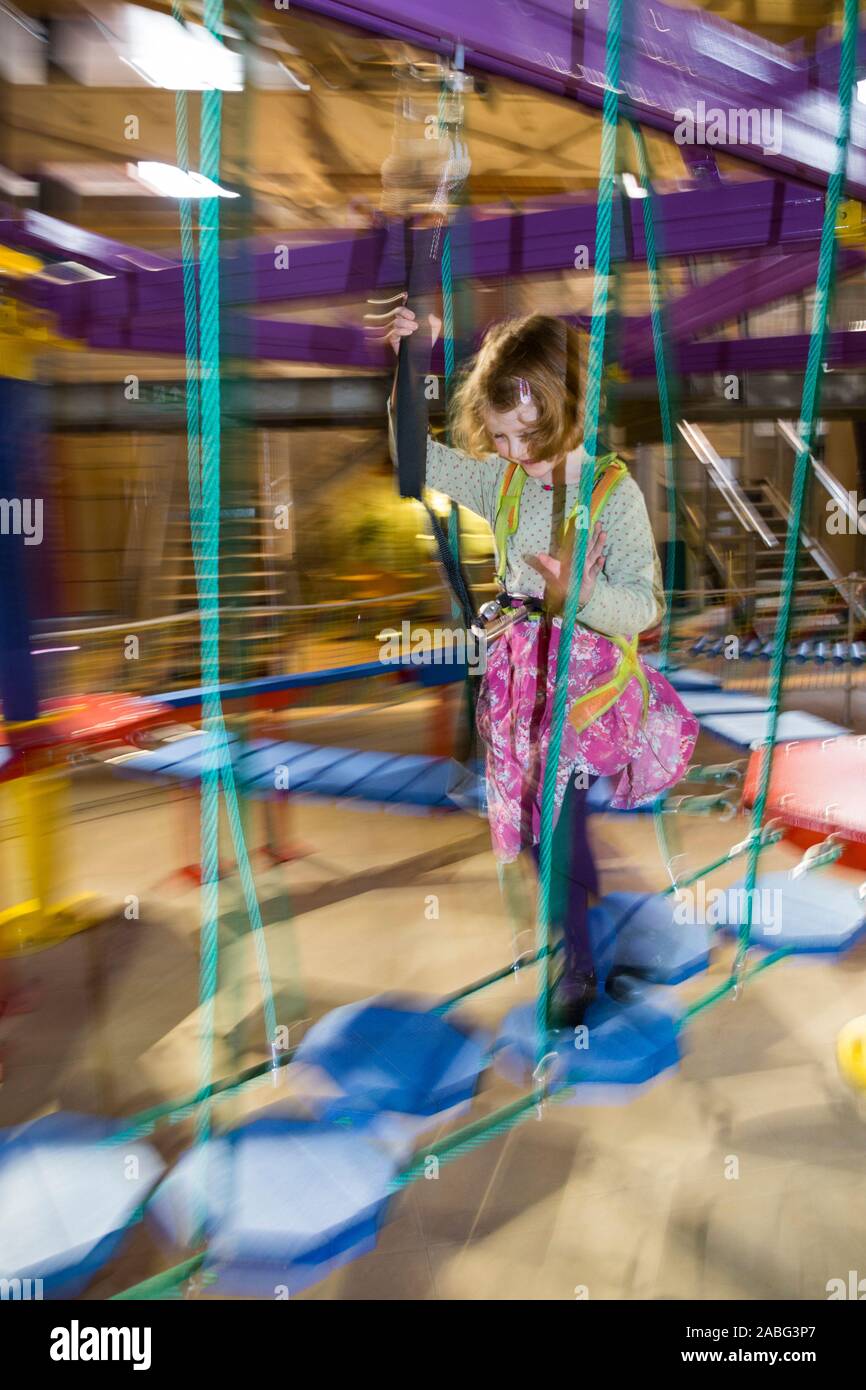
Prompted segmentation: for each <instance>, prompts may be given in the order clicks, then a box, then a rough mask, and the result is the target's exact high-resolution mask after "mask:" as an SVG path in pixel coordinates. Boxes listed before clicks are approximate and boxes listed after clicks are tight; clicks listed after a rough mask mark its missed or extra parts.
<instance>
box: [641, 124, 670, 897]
mask: <svg viewBox="0 0 866 1390" xmlns="http://www.w3.org/2000/svg"><path fill="white" fill-rule="evenodd" d="M629 125H630V126H631V133H632V139H633V141H634V146H635V151H636V153H637V162H638V173H639V175H640V185H641V188H642V189H643V191H644V193H645V194H646V197H645V198H644V199H643V200H642V201H643V225H644V239H645V241H646V259H647V279H648V285H649V300H650V324H651V327H652V340H653V356H654V360H655V369H656V383H657V387H658V395H659V413H660V416H661V427H662V445H663V448H664V455H665V491H666V500H667V517H668V551H667V556H666V558H665V612H664V618H663V620H662V633H661V642H660V652H661V662H660V666H659V669H660V670H661V671H668V670H669V669H670V661H669V655H670V645H671V623H672V616H673V598H674V583H675V579H676V554H675V543H676V526H677V486H676V467H675V455H674V429H673V412H672V410H671V398H670V391H669V389H668V382H669V376H670V363H669V360H668V353H667V349H666V346H665V335H664V320H663V316H662V293H661V274H660V271H659V259H658V251H657V248H656V235H655V215H654V210H653V199H654V196H655V194H654V190H653V187H652V183H651V181H650V173H649V161H648V159H647V151H646V142H645V140H644V136H643V131H642V130H641V128H640V126H639V125H638V123H637V122H636V121H630V122H629ZM664 816H665V810H664V804H663V801H662V804H661V805H656V806H654V807H653V825H654V827H655V833H656V840H657V842H658V846H659V849H660V850H661V855H662V859H663V861H664V864H665V867H666V868H667V871H668V873H669V874H670V875H671V879H672V885H673V886H676V878H675V877H674V874H673V870H672V869H671V863H672V855H671V847H670V843H669V840H668V834H667V829H666V826H665V821H664Z"/></svg>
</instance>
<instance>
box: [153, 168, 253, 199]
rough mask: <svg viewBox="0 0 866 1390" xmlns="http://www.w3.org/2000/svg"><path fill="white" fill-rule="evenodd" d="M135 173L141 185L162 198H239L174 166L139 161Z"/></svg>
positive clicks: (209, 180)
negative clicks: (145, 185)
mask: <svg viewBox="0 0 866 1390" xmlns="http://www.w3.org/2000/svg"><path fill="white" fill-rule="evenodd" d="M135 172H136V174H137V176H138V177H139V178H140V179H141V182H142V183H145V184H147V186H148V188H152V189H153V190H154V192H156V193H159V194H160V195H161V196H162V197H163V198H239V197H240V196H241V195H240V194H239V193H231V192H229V190H228V189H227V188H221V187H220V185H219V184H218V183H214V182H213V181H212V180H211V179H206V178H205V177H204V175H203V174H196V173H195V172H194V171H193V170H192V169H190V170H189V171H187V170H185V169H178V168H177V166H176V165H174V164H159V163H157V162H156V161H155V160H150V159H145V160H140V161H139V163H138V164H136V165H135Z"/></svg>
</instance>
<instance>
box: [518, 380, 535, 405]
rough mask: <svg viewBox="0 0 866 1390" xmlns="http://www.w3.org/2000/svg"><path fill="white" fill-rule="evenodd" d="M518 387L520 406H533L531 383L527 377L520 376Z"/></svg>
mask: <svg viewBox="0 0 866 1390" xmlns="http://www.w3.org/2000/svg"><path fill="white" fill-rule="evenodd" d="M517 385H518V387H519V389H520V404H521V405H531V404H532V392H531V391H530V389H529V382H528V381H527V380H526V378H525V377H523V376H519V377H518V378H517Z"/></svg>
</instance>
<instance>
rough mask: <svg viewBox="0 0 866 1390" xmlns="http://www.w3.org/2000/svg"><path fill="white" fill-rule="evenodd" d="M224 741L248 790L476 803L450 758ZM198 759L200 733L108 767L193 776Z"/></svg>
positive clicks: (393, 801)
mask: <svg viewBox="0 0 866 1390" xmlns="http://www.w3.org/2000/svg"><path fill="white" fill-rule="evenodd" d="M230 747H231V755H232V763H233V765H234V769H235V775H236V777H237V779H238V782H239V783H240V785H241V786H242V787H243V789H244V791H245V792H246V793H247V795H250V796H263V797H267V796H276V795H293V794H299V795H306V796H321V797H327V798H328V799H329V800H331V799H334V800H340V799H342V798H344V797H345V798H349V799H353V800H358V801H370V802H376V803H378V804H380V805H385V806H387V805H402V806H416V807H421V808H422V809H424V810H429V809H433V808H441V809H443V810H452V811H453V810H455V809H458V808H460V809H470V810H476V809H478V808H479V807H480V806H481V804H482V802H481V798H482V796H483V783H481V784H480V785H479V784H478V782H477V780H476V779H473V778H471V777H467V776H466V775H465V773H464V770H463V769H462V768H461V766H460V764H459V763H457V762H455V761H454V760H453V758H431V757H426V756H425V755H423V754H410V755H405V754H397V753H382V752H370V751H368V750H360V749H357V748H322V747H319V746H318V745H317V744H313V743H286V742H276V741H273V740H268V739H252V740H250V741H249V742H241V741H237V740H231V741H230ZM204 761H205V749H204V737H203V735H202V734H200V733H199V734H190V735H189V736H188V737H186V738H182V739H176V740H174V741H172V742H171V743H165V744H162V745H161V746H160V747H159V748H154V749H150V750H148V751H147V752H141V753H134V754H132V755H131V756H130V755H125V756H124V757H123V758H122V759H119V760H117V761H116V763H115V766H116V768H117V771H118V772H120V773H123V774H126V775H127V776H137V777H168V778H173V779H176V780H179V781H184V782H195V781H198V780H199V778H200V777H201V775H202V769H203V767H204ZM278 771H279V777H278V775H277V774H278Z"/></svg>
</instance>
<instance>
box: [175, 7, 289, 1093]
mask: <svg viewBox="0 0 866 1390" xmlns="http://www.w3.org/2000/svg"><path fill="white" fill-rule="evenodd" d="M173 15H174V18H175V19H177V20H178V21H181V20H182V17H183V16H182V10H181V7H180V6H179V5H178V4H177V3H175V4H174V6H173ZM220 22H221V10H220V13H219V14H218V15H217V16H216V17H215V19H214V28H213V30H212V32H214V34H215V37H218V36H219V35H218V31H217V26H218V25H219V23H220ZM175 108H176V129H177V150H178V164H179V165H180V167H181V168H182V169H187V170H188V169H189V165H190V160H189V129H188V104H187V93H186V92H178V93H177V94H176V101H175ZM217 117H218V120H219V119H221V109H220V111H219V112H218V113H217ZM202 135H204V121H203V124H202ZM203 158H204V156H203ZM214 169H215V173H214V178H215V181H216V179H217V178H218V175H219V148H218V146H217V147H216V155H215V163H214ZM208 177H210V175H208ZM209 201H211V202H213V203H215V204H218V202H219V200H218V199H212V200H209ZM180 227H181V254H182V266H183V289H184V325H185V345H186V418H187V475H188V483H189V497H190V529H191V537H192V547H193V561H194V566H195V572H196V580H197V590H198V594H199V600H200V603H201V598H202V593H203V590H204V589H205V588H206V587H207V586H209V587H210V589H211V597H212V598H214V597H215V596H217V597H215V601H216V602H217V603H218V588H219V584H218V579H217V577H216V567H217V563H218V555H219V500H218V498H217V507H216V514H215V517H214V515H212V514H211V516H210V519H209V526H210V527H211V529H213V528H214V525H215V531H214V534H213V535H210V534H209V540H210V552H211V553H210V555H206V554H204V553H203V550H204V547H205V529H204V525H205V523H204V513H203V508H202V489H201V477H200V472H201V467H202V463H201V457H202V450H201V436H200V426H199V410H200V385H199V382H200V365H201V362H200V357H199V341H198V333H199V311H198V305H197V294H196V289H197V286H196V271H195V253H194V245H193V224H192V205H191V201H190V200H189V199H188V198H184V199H181V200H180ZM215 235H216V246H217V250H216V256H217V261H216V285H217V292H218V285H219V280H218V267H219V261H218V239H219V226H218V216H217V223H216V226H215ZM202 279H203V280H204V276H202ZM209 312H213V314H214V316H215V317H214V322H215V323H218V317H219V304H218V299H217V303H216V305H215V306H213V307H212V308H211V306H209ZM216 371H217V377H216V380H217V386H218V383H219V376H218V373H219V358H218V345H217V358H216ZM218 410H219V406H218V391H217V412H218ZM218 429H219V414H218V413H217V430H218ZM217 473H218V468H217ZM214 557H216V558H214ZM210 559H213V560H214V563H213V564H211V563H209V560H210ZM206 575H210V576H211V579H210V580H206V579H205V578H204V576H206ZM216 631H217V642H218V632H219V618H218V614H217V618H216ZM216 669H217V672H218V669H219V666H218V646H217V668H216ZM209 703H210V707H209V713H210V715H211V719H212V724H211V728H210V733H211V735H212V737H213V739H214V740H215V744H214V745H212V746H211V748H210V749H209V750H208V756H209V774H208V775H209V777H211V778H212V776H213V767H212V761H211V760H215V761H216V762H217V764H218V768H219V780H220V781H221V782H222V785H223V787H224V791H225V796H226V810H227V814H228V820H229V827H230V830H231V835H232V842H233V846H234V850H235V857H236V859H237V864H238V871H239V875H240V879H241V885H242V891H243V896H244V902H245V906H246V909H247V913H248V916H249V919H250V925H251V928H252V932H253V942H254V949H255V955H256V964H257V968H258V974H259V983H260V987H261V991H262V1007H263V1012H264V1018H265V1032H266V1037H267V1041H268V1045H269V1046H270V1048H271V1049H273V1047H274V1043H275V1040H276V1028H277V1024H276V1013H275V1009H274V1003H273V987H272V982H271V974H270V963H269V960H268V953H267V943H266V941H265V937H264V923H263V921H262V917H261V911H260V907H259V902H258V897H257V894H256V890H255V882H254V878H253V873H252V867H251V865H250V861H249V853H248V850H247V845H246V840H245V837H244V831H243V825H242V821H241V815H240V807H239V804H238V796H237V787H236V783H235V776H234V767H233V764H232V761H231V757H230V755H229V750H228V739H227V734H226V729H225V720H224V716H223V711H222V705H221V699H220V696H219V693H218V692H213V694H212V697H211V698H210V702H209ZM203 714H204V710H203ZM203 791H204V783H203ZM216 796H217V797H218V789H217V792H216ZM204 802H205V797H204V795H203V801H202V807H203V817H204V816H205V811H204ZM207 821H208V829H207V831H204V830H203V834H207V835H211V834H213V833H214V832H213V828H212V824H213V811H212V809H211V810H209V811H208V813H207ZM203 825H204V821H203ZM213 853H216V854H217V855H218V849H217V848H216V841H215V848H214V851H212V853H211V857H212V856H213ZM202 862H203V863H204V860H203V861H202ZM217 872H218V870H217ZM208 949H209V950H213V949H215V948H214V946H213V943H212V942H211V943H210V945H209V948H208ZM214 968H215V966H213V965H211V966H209V968H208V972H207V978H208V979H212V972H213V969H214ZM214 988H215V986H214ZM206 1080H207V1078H205V1082H206Z"/></svg>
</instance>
